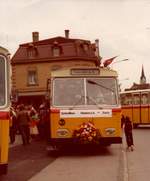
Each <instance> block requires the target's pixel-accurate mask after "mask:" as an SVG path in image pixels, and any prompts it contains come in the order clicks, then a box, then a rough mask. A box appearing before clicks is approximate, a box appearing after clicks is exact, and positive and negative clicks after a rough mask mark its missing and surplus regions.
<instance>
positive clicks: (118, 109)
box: [112, 108, 121, 112]
mask: <svg viewBox="0 0 150 181" xmlns="http://www.w3.org/2000/svg"><path fill="white" fill-rule="evenodd" d="M112 112H121V108H116V109H112Z"/></svg>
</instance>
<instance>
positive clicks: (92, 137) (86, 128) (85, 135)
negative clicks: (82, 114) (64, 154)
mask: <svg viewBox="0 0 150 181" xmlns="http://www.w3.org/2000/svg"><path fill="white" fill-rule="evenodd" d="M73 137H74V138H76V139H77V140H78V141H79V142H81V143H97V142H98V140H99V137H100V133H99V131H98V130H97V129H96V127H95V126H94V124H93V123H92V122H84V123H82V124H81V125H80V126H79V128H77V129H75V130H74V132H73Z"/></svg>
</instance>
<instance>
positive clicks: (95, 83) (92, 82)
mask: <svg viewBox="0 0 150 181" xmlns="http://www.w3.org/2000/svg"><path fill="white" fill-rule="evenodd" d="M87 82H88V83H89V84H93V85H97V86H100V87H102V88H104V89H107V90H109V91H111V92H113V93H114V90H113V89H111V88H108V87H105V86H103V85H101V84H98V83H97V82H94V81H92V80H87Z"/></svg>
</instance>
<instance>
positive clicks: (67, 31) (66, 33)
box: [65, 30, 69, 38]
mask: <svg viewBox="0 0 150 181" xmlns="http://www.w3.org/2000/svg"><path fill="white" fill-rule="evenodd" d="M65 37H66V38H69V30H65Z"/></svg>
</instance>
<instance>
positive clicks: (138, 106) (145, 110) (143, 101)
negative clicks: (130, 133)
mask: <svg viewBox="0 0 150 181" xmlns="http://www.w3.org/2000/svg"><path fill="white" fill-rule="evenodd" d="M120 97H121V105H122V114H123V115H125V116H129V117H130V119H131V121H132V123H133V127H134V128H136V127H137V126H138V125H146V124H150V89H143V90H130V91H124V92H121V93H120Z"/></svg>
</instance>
